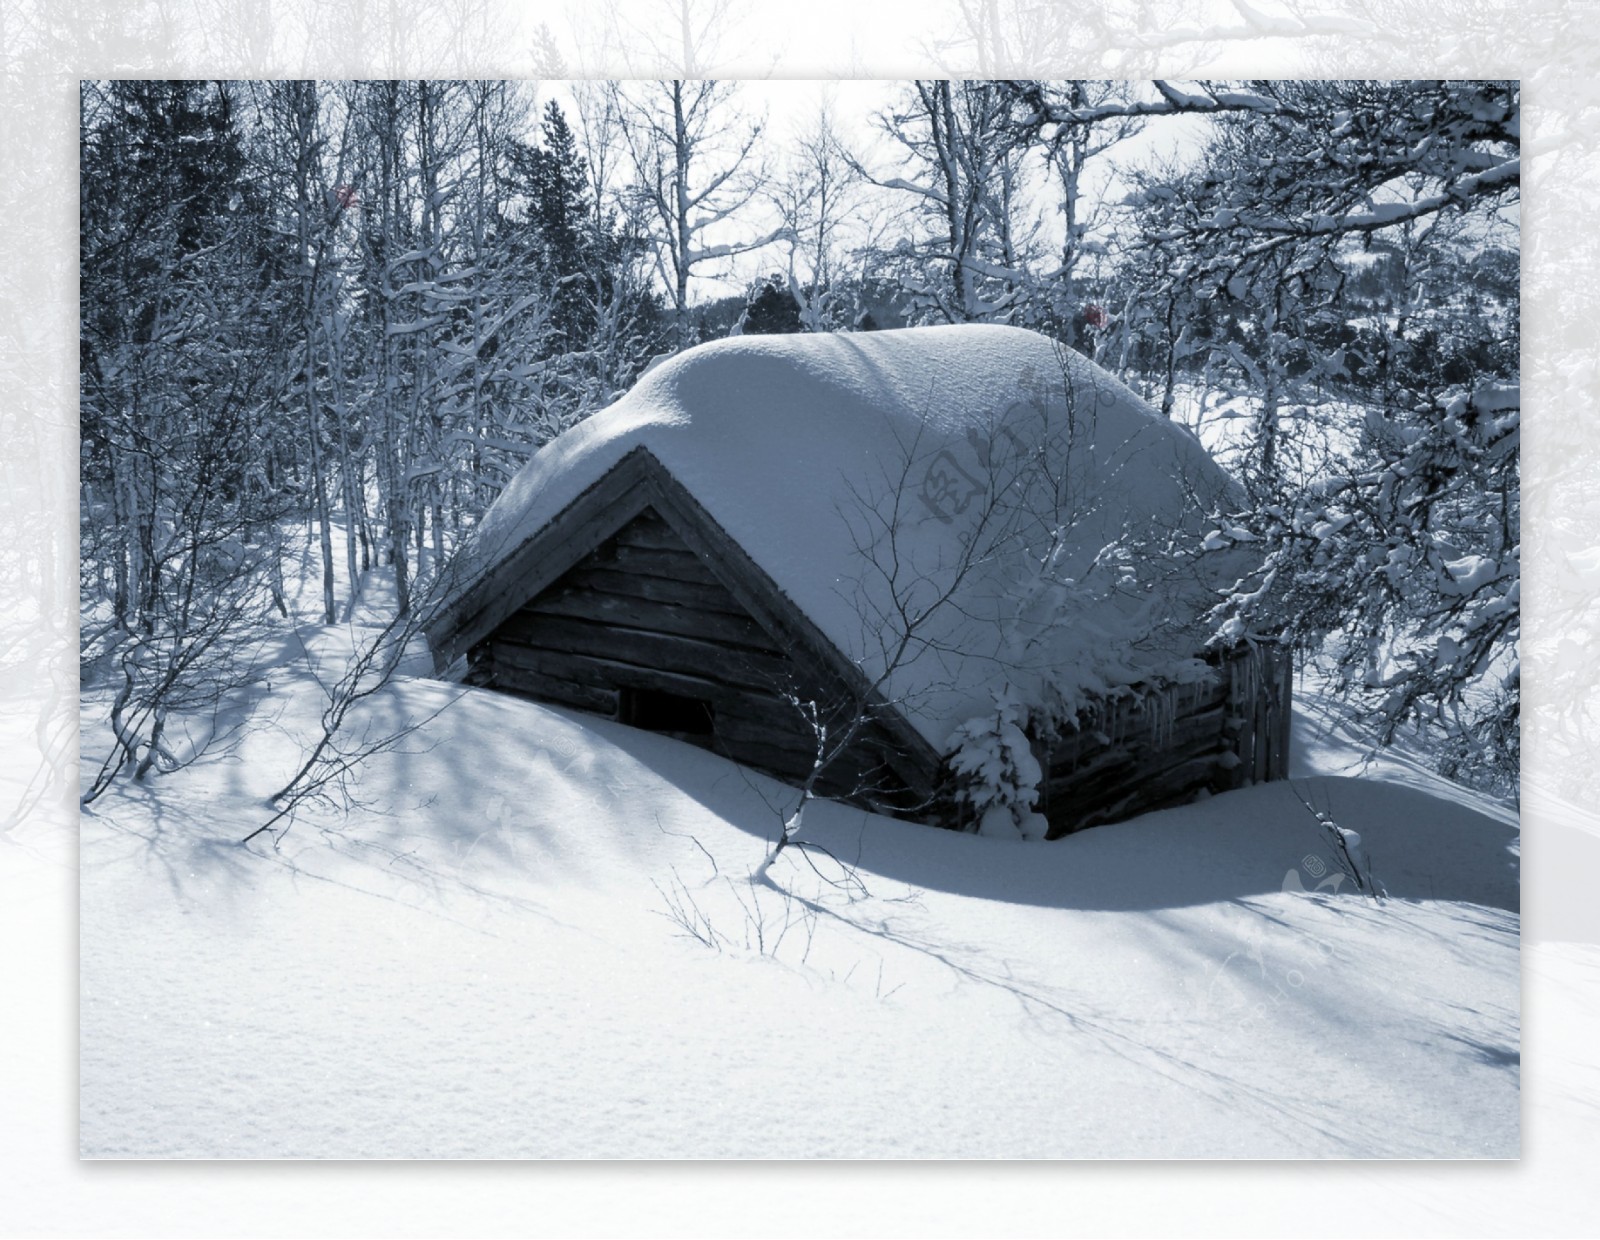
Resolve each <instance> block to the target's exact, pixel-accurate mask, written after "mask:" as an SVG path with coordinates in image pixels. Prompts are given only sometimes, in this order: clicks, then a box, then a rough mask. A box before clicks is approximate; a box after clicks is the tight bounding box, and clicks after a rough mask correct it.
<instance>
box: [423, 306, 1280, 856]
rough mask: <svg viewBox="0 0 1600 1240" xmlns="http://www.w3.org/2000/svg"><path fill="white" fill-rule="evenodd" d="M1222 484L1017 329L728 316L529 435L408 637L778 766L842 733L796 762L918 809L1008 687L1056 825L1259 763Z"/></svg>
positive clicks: (1257, 684) (794, 771)
mask: <svg viewBox="0 0 1600 1240" xmlns="http://www.w3.org/2000/svg"><path fill="white" fill-rule="evenodd" d="M1233 487H1234V484H1233V483H1232V482H1231V480H1230V479H1229V478H1228V476H1227V475H1226V474H1225V473H1224V472H1223V470H1222V469H1221V468H1220V467H1219V466H1218V465H1217V464H1216V463H1215V462H1214V461H1213V460H1212V459H1211V458H1210V456H1209V455H1208V454H1207V452H1206V451H1205V449H1204V448H1203V447H1202V446H1201V444H1200V443H1199V442H1198V441H1197V440H1196V439H1195V438H1194V437H1193V436H1192V435H1191V434H1190V433H1189V432H1187V431H1186V430H1185V429H1183V428H1181V427H1179V426H1177V425H1175V424H1173V423H1172V422H1170V421H1168V420H1166V419H1164V418H1162V417H1161V416H1160V415H1159V414H1157V413H1156V412H1155V411H1153V410H1152V409H1151V408H1150V407H1149V406H1148V405H1147V404H1146V403H1145V402H1144V401H1143V400H1141V399H1140V398H1139V397H1138V396H1137V395H1136V394H1134V393H1133V392H1132V391H1131V390H1129V389H1128V388H1127V387H1126V386H1124V385H1123V384H1121V383H1120V382H1118V381H1117V380H1116V379H1115V378H1113V377H1112V376H1111V375H1109V374H1107V373H1106V372H1105V371H1103V370H1101V369H1100V368H1099V367H1097V366H1095V365H1094V364H1093V363H1092V362H1090V361H1089V360H1088V359H1086V358H1084V357H1082V356H1081V355H1079V354H1077V353H1075V352H1073V351H1071V350H1067V349H1064V348H1062V347H1061V346H1059V345H1057V344H1055V343H1054V342H1052V341H1050V340H1049V339H1047V338H1045V337H1043V336H1040V335H1037V334H1035V333H1033V332H1029V331H1023V330H1020V329H1017V328H1009V327H998V326H960V327H933V328H915V329H909V330H902V331H884V332H871V333H856V334H840V335H792V336H758V337H739V338H732V339H728V340H722V341H717V342H714V343H711V344H706V345H702V346H700V347H698V348H695V349H691V350H689V351H687V352H685V353H683V354H680V355H678V356H676V357H674V358H672V359H670V360H668V361H666V362H664V363H662V364H660V365H658V366H656V367H654V368H653V369H651V370H650V371H649V372H648V373H647V374H646V375H645V376H644V377H643V378H642V379H641V380H640V381H639V383H638V384H637V385H636V386H635V387H634V388H633V390H632V391H630V392H629V393H628V394H627V395H626V396H624V397H623V398H622V399H620V400H618V401H617V402H616V403H615V404H613V405H612V406H610V407H609V408H607V409H605V410H603V411H602V412H600V413H597V414H595V415H594V416H593V417H591V418H589V419H588V420H587V421H585V422H583V423H581V424H579V425H578V426H576V427H574V428H572V429H571V430H569V431H567V432H566V433H564V434H562V435H561V436H559V437H558V438H556V439H555V440H553V441H552V442H550V443H549V444H547V445H546V446H545V447H543V448H542V449H540V450H539V451H538V452H537V453H536V454H535V455H534V456H533V458H532V459H531V460H530V461H529V462H528V463H527V465H526V466H525V467H524V468H523V469H522V470H521V471H520V472H519V473H518V474H517V475H516V477H515V478H514V479H512V481H511V482H510V484H509V485H508V486H507V487H506V489H505V491H504V492H503V493H502V494H501V496H500V498H499V499H498V500H497V501H496V502H495V503H494V505H493V506H492V507H491V508H490V509H489V511H488V512H487V513H486V514H485V515H484V518H483V520H482V522H481V523H480V525H479V527H478V528H477V530H476V531H475V533H474V536H473V538H472V540H471V542H470V543H469V545H468V546H467V547H466V549H465V551H464V553H463V556H462V558H461V560H460V561H459V563H458V566H457V570H456V577H457V580H458V583H459V584H458V585H457V587H456V588H455V589H453V590H452V591H451V592H450V593H449V595H448V597H446V598H445V599H444V600H443V603H442V605H441V606H440V607H439V609H438V610H437V611H436V612H435V613H434V615H433V616H432V617H431V619H430V622H429V625H428V638H429V642H430V644H431V646H432V649H433V653H434V659H435V663H436V666H437V667H438V668H439V669H440V670H441V672H443V671H446V669H452V668H453V669H455V674H459V675H464V677H465V678H466V679H467V680H468V681H470V682H471V683H475V684H480V685H485V686H489V687H492V688H496V689H500V690H504V691H506V692H511V693H517V694H523V695H526V696H529V697H532V698H536V699H539V700H541V701H544V702H550V703H555V704H559V705H563V706H568V707H574V708H577V709H580V710H585V711H591V712H594V713H597V714H600V715H604V716H606V717H608V718H613V719H617V720H620V721H622V722H623V723H627V724H632V725H634V726H636V727H641V728H648V729H652V730H656V731H663V732H668V733H671V734H673V735H675V736H678V737H679V738H681V739H684V740H688V741H692V742H694V743H696V744H700V745H703V746H706V747H708V748H711V749H713V750H715V751H717V752H719V753H722V754H724V755H725V756H727V757H729V758H732V759H734V760H736V761H738V762H741V763H744V764H746V765H748V766H752V767H756V768H759V769H761V770H764V771H767V772H770V773H772V774H774V775H777V776H779V777H780V778H783V779H787V780H790V781H793V782H796V783H798V782H800V781H802V780H803V779H804V778H805V777H806V776H807V775H808V773H810V772H811V770H812V768H813V764H814V762H815V760H816V756H817V753H818V746H819V740H820V741H821V742H822V744H823V745H824V746H825V748H826V749H828V750H832V749H834V748H838V747H840V746H841V743H842V752H841V753H840V754H839V756H838V757H837V758H836V759H835V760H833V761H831V762H830V763H829V764H828V765H827V767H826V768H825V770H824V772H823V774H822V777H821V779H820V780H819V782H818V784H817V791H818V792H819V793H820V794H822V795H831V796H837V797H842V798H845V799H849V800H852V801H854V802H857V803H860V804H865V805H870V806H873V807H875V808H879V809H882V810H886V811H889V812H897V813H900V814H903V815H907V816H911V817H921V818H925V819H927V820H929V821H951V820H952V819H953V818H954V817H956V816H958V814H959V808H958V806H957V802H956V801H955V800H953V799H952V792H953V782H952V778H951V770H950V765H949V758H950V756H951V753H952V750H953V749H954V747H955V746H956V744H957V743H958V740H959V738H960V736H962V735H971V734H973V733H974V732H982V731H983V727H982V723H981V721H982V720H984V719H987V718H991V717H992V718H995V719H997V720H999V723H1000V730H1001V731H1002V732H1004V731H1005V729H1006V728H1007V727H1008V726H1010V722H1011V721H1014V722H1015V725H1016V726H1018V727H1020V728H1025V729H1026V733H1027V736H1028V738H1029V741H1030V742H1031V747H1032V751H1033V754H1034V756H1035V757H1036V759H1037V760H1038V762H1039V767H1040V770H1039V775H1040V778H1039V780H1038V782H1037V786H1038V788H1039V793H1040V801H1039V806H1038V809H1039V811H1040V812H1041V813H1042V814H1043V815H1044V816H1045V818H1046V819H1047V820H1048V822H1049V824H1050V830H1051V834H1052V835H1059V834H1063V833H1065V832H1067V831H1070V830H1074V829H1077V828H1078V827H1082V826H1088V825H1093V824H1094V823H1097V822H1104V821H1110V820H1112V819H1115V818H1118V817H1126V816H1129V815H1130V814H1132V813H1136V812H1140V811H1141V810H1143V809H1146V808H1150V807H1153V806H1155V805H1159V804H1164V803H1171V802H1174V801H1178V800H1182V799H1184V798H1186V797H1188V796H1191V795H1193V794H1194V793H1196V792H1197V791H1199V790H1200V789H1202V788H1221V787H1230V786H1235V785H1238V784H1240V783H1244V782H1249V781H1251V780H1258V779H1269V778H1275V777H1279V776H1281V775H1282V774H1283V772H1284V768H1285V762H1286V755H1287V738H1288V731H1287V728H1288V693H1289V687H1288V675H1287V661H1286V660H1285V659H1284V658H1283V657H1282V655H1281V654H1280V653H1278V652H1276V651H1269V652H1267V653H1266V655H1263V652H1262V651H1261V649H1260V648H1250V649H1246V648H1244V647H1240V648H1239V649H1236V650H1233V651H1227V652H1223V653H1217V652H1214V651H1213V652H1209V653H1208V651H1207V645H1206V639H1207V636H1208V633H1207V629H1206V626H1205V624H1204V623H1203V617H1204V615H1205V613H1206V612H1207V611H1208V610H1209V609H1210V608H1211V607H1212V606H1213V605H1214V604H1215V603H1216V602H1217V601H1218V598H1219V593H1218V592H1219V591H1220V590H1222V589H1225V588H1226V587H1228V586H1229V585H1231V584H1232V583H1233V582H1234V580H1235V579H1236V578H1237V575H1238V571H1239V568H1240V563H1239V561H1238V559H1237V554H1238V553H1237V552H1235V553H1231V554H1230V553H1221V554H1210V555H1206V554H1200V553H1199V549H1200V547H1201V544H1202V541H1203V540H1204V538H1205V535H1206V532H1207V530H1208V529H1210V528H1211V524H1210V518H1211V514H1213V513H1215V512H1219V511H1225V510H1227V509H1228V508H1229V506H1230V505H1231V504H1232V503H1233V502H1234V501H1235V500H1236V498H1237V497H1236V494H1235V492H1234V489H1233ZM1212 541H1213V542H1215V541H1216V540H1215V539H1213V540H1212ZM963 725H967V726H966V727H965V728H963ZM1009 734H1010V735H1012V736H1015V735H1016V733H1015V732H1011V733H1009Z"/></svg>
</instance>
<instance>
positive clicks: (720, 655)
mask: <svg viewBox="0 0 1600 1240" xmlns="http://www.w3.org/2000/svg"><path fill="white" fill-rule="evenodd" d="M518 646H531V647H534V648H536V649H542V650H554V651H557V652H559V653H561V654H580V655H592V656H595V657H596V658H601V659H609V660H612V661H614V662H618V663H632V664H634V665H635V666H637V667H645V668H659V669H662V670H664V671H669V672H678V673H682V674H685V675H690V676H699V677H702V678H704V679H706V680H713V681H720V682H722V683H723V684H728V685H736V686H741V687H744V688H754V689H769V690H774V691H775V690H777V689H778V688H780V687H781V686H783V685H784V684H786V683H788V682H790V681H791V680H792V679H793V675H794V669H793V668H792V666H791V665H790V664H789V662H788V661H787V660H786V659H784V658H782V657H781V656H777V655H769V654H763V653H762V652H760V651H757V650H734V649H731V648H729V647H726V646H719V645H717V644H716V643H715V642H703V641H699V640H697V639H695V638H692V637H682V636H679V635H678V634H675V633H655V632H651V631H649V630H647V629H629V628H622V627H620V626H615V625H607V624H590V623H588V622H587V621H583V620H571V619H568V618H566V617H564V616H540V615H533V614H530V613H528V612H518V613H517V614H516V615H515V616H513V617H512V618H511V619H510V620H507V621H506V623H505V624H503V625H501V626H500V628H499V629H498V630H497V631H496V633H495V649H496V657H501V655H500V651H501V649H502V647H512V648H514V647H518Z"/></svg>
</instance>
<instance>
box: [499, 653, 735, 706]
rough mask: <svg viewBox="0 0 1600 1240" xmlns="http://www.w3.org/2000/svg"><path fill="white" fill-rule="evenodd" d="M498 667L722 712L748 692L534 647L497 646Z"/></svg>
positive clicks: (679, 673)
mask: <svg viewBox="0 0 1600 1240" xmlns="http://www.w3.org/2000/svg"><path fill="white" fill-rule="evenodd" d="M494 658H495V664H496V666H497V667H498V666H510V667H523V668H527V669H528V670H530V671H536V672H542V673H544V674H545V675H547V676H556V677H559V678H560V679H562V680H571V681H574V682H575V683H577V684H587V685H594V686H597V687H599V688H610V687H616V686H627V687H630V688H635V689H656V690H659V691H660V692H662V693H676V694H678V695H680V696H682V697H690V698H698V699H700V700H701V701H706V702H710V703H711V704H712V705H713V706H715V707H717V708H718V709H720V708H721V707H722V704H723V703H724V702H726V701H728V700H730V699H734V700H737V699H739V698H742V697H743V696H744V695H745V694H746V693H747V692H749V690H747V689H745V688H741V687H739V686H736V685H730V684H727V683H725V682H722V681H716V680H709V679H707V678H705V677H703V676H692V675H685V674H683V673H681V672H669V671H663V670H662V669H660V668H654V667H640V666H638V665H636V664H632V663H622V662H618V661H616V660H612V659H605V658H598V657H595V656H592V655H579V654H565V653H562V652H559V651H554V650H543V649H539V648H537V647H533V646H520V645H517V644H515V643H511V642H504V643H502V642H496V643H495V644H494Z"/></svg>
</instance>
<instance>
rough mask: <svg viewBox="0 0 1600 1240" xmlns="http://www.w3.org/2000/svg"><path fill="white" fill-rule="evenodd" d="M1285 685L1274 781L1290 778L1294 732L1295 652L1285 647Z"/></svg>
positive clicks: (1283, 664) (1280, 700)
mask: <svg viewBox="0 0 1600 1240" xmlns="http://www.w3.org/2000/svg"><path fill="white" fill-rule="evenodd" d="M1280 675H1281V676H1282V678H1283V683H1282V684H1281V685H1280V686H1279V690H1280V697H1279V706H1278V755H1277V762H1276V763H1275V764H1274V767H1273V776H1272V778H1274V779H1288V778H1289V743H1290V738H1291V737H1292V735H1293V732H1294V651H1293V650H1292V649H1291V648H1290V647H1288V646H1285V647H1284V648H1283V660H1282V663H1281V664H1280Z"/></svg>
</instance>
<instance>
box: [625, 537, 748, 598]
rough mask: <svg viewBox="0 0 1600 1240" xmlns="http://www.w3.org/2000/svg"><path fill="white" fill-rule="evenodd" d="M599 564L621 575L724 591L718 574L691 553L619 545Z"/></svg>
mask: <svg viewBox="0 0 1600 1240" xmlns="http://www.w3.org/2000/svg"><path fill="white" fill-rule="evenodd" d="M600 562H601V563H603V564H604V565H605V566H607V567H614V568H616V569H617V570H618V571H620V572H625V573H637V574H639V575H640V576H644V577H665V578H666V579H667V580H669V581H687V582H692V583H693V584H695V585H702V586H717V587H719V588H721V589H726V588H727V587H726V586H723V584H722V582H721V581H720V580H719V579H718V578H717V575H716V574H715V573H713V572H712V571H711V570H710V569H709V568H707V567H706V565H705V563H704V562H703V561H702V560H701V559H700V557H699V556H697V555H695V553H694V552H692V551H690V550H688V549H687V548H684V549H682V550H671V549H668V550H663V549H661V548H657V547H630V546H623V545H618V546H616V547H615V548H614V550H613V554H611V555H609V556H604V557H601V559H600Z"/></svg>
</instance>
